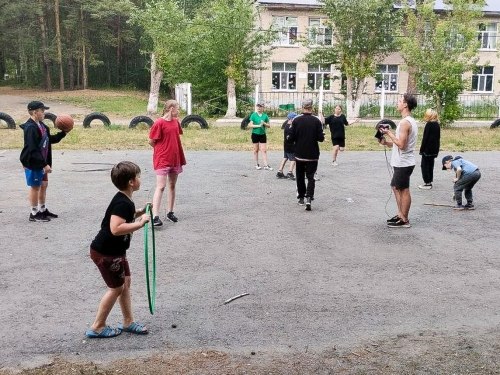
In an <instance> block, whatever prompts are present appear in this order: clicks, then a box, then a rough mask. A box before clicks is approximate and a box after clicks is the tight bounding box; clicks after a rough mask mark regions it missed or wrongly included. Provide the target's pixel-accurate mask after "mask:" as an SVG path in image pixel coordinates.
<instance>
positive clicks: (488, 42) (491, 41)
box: [477, 22, 498, 51]
mask: <svg viewBox="0 0 500 375" xmlns="http://www.w3.org/2000/svg"><path fill="white" fill-rule="evenodd" d="M482 28H484V30H481V29H482ZM477 38H478V40H479V42H480V43H481V45H480V46H479V49H480V50H490V51H491V50H494V51H496V50H497V39H498V23H497V22H489V23H487V24H480V25H479V30H478V36H477Z"/></svg>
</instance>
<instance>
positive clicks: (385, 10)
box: [306, 0, 402, 117]
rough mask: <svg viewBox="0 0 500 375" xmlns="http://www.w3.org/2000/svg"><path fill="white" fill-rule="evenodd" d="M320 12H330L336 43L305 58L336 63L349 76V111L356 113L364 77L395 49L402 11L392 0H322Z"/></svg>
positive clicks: (315, 49)
mask: <svg viewBox="0 0 500 375" xmlns="http://www.w3.org/2000/svg"><path fill="white" fill-rule="evenodd" d="M319 1H320V3H322V4H323V6H322V9H321V10H320V12H321V13H324V14H326V15H327V16H328V18H329V22H330V24H331V25H332V29H333V39H334V42H333V45H330V46H327V45H323V46H320V48H316V47H315V48H314V49H313V50H312V51H311V52H310V53H309V54H308V55H307V57H306V61H308V62H309V63H314V64H333V65H335V66H336V67H337V69H339V70H340V71H341V72H342V74H344V75H345V76H346V88H347V95H346V97H347V100H346V102H347V105H346V107H347V114H348V116H349V117H357V116H358V115H359V108H360V105H361V95H362V93H363V89H364V85H365V78H367V77H373V76H375V74H376V65H377V63H378V62H380V61H382V60H383V59H384V58H385V57H386V56H387V55H389V54H390V53H391V52H393V51H395V50H396V48H397V43H396V41H395V39H394V34H395V33H396V32H397V31H398V30H399V27H400V24H401V18H402V17H401V13H399V12H397V11H395V10H394V1H393V0H370V1H366V0H319Z"/></svg>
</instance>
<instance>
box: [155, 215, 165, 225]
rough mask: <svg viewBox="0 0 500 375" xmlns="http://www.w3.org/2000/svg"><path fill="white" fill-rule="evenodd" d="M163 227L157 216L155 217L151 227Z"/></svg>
mask: <svg viewBox="0 0 500 375" xmlns="http://www.w3.org/2000/svg"><path fill="white" fill-rule="evenodd" d="M162 225H163V222H162V221H161V220H160V217H159V216H155V217H154V218H153V226H154V227H161V226H162Z"/></svg>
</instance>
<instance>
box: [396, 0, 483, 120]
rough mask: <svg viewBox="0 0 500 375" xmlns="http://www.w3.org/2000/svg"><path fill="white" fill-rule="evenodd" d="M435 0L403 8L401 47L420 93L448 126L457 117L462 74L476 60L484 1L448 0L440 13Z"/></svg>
mask: <svg viewBox="0 0 500 375" xmlns="http://www.w3.org/2000/svg"><path fill="white" fill-rule="evenodd" d="M434 3H435V2H434V1H430V0H424V1H419V2H417V4H416V6H415V5H411V6H409V5H407V6H406V7H405V8H404V13H405V17H406V20H407V22H406V27H405V35H404V37H402V38H401V39H400V41H401V43H400V48H401V53H402V56H403V58H404V60H405V63H406V65H407V68H408V70H409V71H410V73H411V74H413V75H414V77H415V81H416V86H417V88H418V90H419V92H421V93H423V94H425V95H427V96H428V98H429V100H430V103H431V104H432V106H433V107H434V108H436V110H437V111H438V113H439V115H440V119H441V122H442V124H443V125H444V126H447V125H449V124H451V123H452V122H453V121H454V120H456V119H457V118H459V117H460V108H459V102H458V96H459V94H460V93H461V92H462V91H464V89H465V88H466V85H467V84H468V81H467V80H465V79H464V78H463V74H464V73H466V72H468V71H471V70H472V69H473V68H474V67H475V65H476V63H477V61H478V56H477V50H478V46H479V45H478V41H477V30H478V29H477V19H478V18H479V17H480V16H481V8H482V6H483V5H484V2H482V1H474V2H472V1H471V0H449V1H448V2H447V8H446V9H445V10H444V11H443V12H439V13H438V12H436V11H434Z"/></svg>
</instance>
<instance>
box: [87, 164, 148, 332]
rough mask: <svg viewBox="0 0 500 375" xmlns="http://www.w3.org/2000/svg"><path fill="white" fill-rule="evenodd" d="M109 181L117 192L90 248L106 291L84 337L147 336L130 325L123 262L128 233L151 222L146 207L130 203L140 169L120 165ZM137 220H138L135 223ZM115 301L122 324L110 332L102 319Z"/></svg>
mask: <svg viewBox="0 0 500 375" xmlns="http://www.w3.org/2000/svg"><path fill="white" fill-rule="evenodd" d="M111 181H112V182H113V184H114V185H115V186H116V187H117V188H118V190H119V191H118V192H117V193H116V194H115V196H114V197H113V199H112V200H111V203H110V204H109V206H108V208H107V210H106V213H105V215H104V219H103V220H102V223H101V230H100V231H99V233H98V234H97V236H96V237H95V239H94V240H93V241H92V243H91V245H90V257H91V258H92V260H93V261H94V263H95V264H96V266H97V268H98V269H99V271H100V272H101V276H102V278H103V279H104V282H105V283H106V285H107V286H108V290H107V292H106V293H105V294H104V296H103V297H102V299H101V302H100V303H99V308H98V310H97V316H96V318H95V320H94V323H93V324H92V326H91V327H90V329H88V330H87V332H86V333H85V334H86V335H87V336H88V337H89V338H109V337H115V336H118V335H119V334H121V333H122V331H125V332H131V333H135V334H139V335H145V334H147V333H148V329H147V328H146V327H145V326H144V325H142V324H139V323H136V322H135V321H134V316H133V314H132V303H131V299H130V283H131V279H130V268H129V264H128V261H127V249H128V248H129V247H130V239H131V237H132V233H133V232H135V231H136V230H138V229H140V228H142V227H143V226H144V225H145V224H146V223H147V222H149V220H150V219H151V218H150V215H149V214H146V213H145V212H146V206H144V208H142V209H138V210H136V209H135V205H134V202H133V201H132V193H133V192H134V191H137V190H139V188H140V187H141V169H140V168H139V166H138V165H137V164H134V163H132V162H130V161H123V162H120V163H118V164H116V165H115V166H114V167H113V168H112V169H111ZM137 217H140V219H139V220H138V221H135V218H137ZM116 301H118V303H119V304H120V308H121V310H122V315H123V324H120V325H118V327H117V328H111V327H110V326H108V325H107V324H106V319H107V318H108V315H109V313H110V312H111V309H112V308H113V306H114V305H115V303H116Z"/></svg>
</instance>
